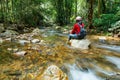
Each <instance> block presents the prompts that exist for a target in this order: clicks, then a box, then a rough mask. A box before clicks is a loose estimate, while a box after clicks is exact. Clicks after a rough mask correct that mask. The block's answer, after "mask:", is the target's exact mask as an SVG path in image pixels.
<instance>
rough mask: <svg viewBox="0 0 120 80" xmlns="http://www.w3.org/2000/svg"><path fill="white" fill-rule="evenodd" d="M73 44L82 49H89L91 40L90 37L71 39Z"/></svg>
mask: <svg viewBox="0 0 120 80" xmlns="http://www.w3.org/2000/svg"><path fill="white" fill-rule="evenodd" d="M70 42H71V46H73V47H75V48H80V49H89V45H90V44H91V42H90V41H89V40H88V39H82V40H75V39H73V40H70Z"/></svg>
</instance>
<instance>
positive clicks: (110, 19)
mask: <svg viewBox="0 0 120 80" xmlns="http://www.w3.org/2000/svg"><path fill="white" fill-rule="evenodd" d="M119 19H120V17H119V16H118V15H115V14H102V15H101V16H100V18H95V19H94V20H93V25H94V26H95V27H96V28H97V31H101V30H102V31H107V30H108V28H109V27H111V24H112V23H115V22H116V21H118V20H119Z"/></svg>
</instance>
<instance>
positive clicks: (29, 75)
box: [23, 73, 34, 80]
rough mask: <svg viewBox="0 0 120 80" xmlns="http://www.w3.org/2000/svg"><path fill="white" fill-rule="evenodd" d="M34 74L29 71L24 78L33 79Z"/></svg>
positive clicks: (25, 79) (26, 79)
mask: <svg viewBox="0 0 120 80" xmlns="http://www.w3.org/2000/svg"><path fill="white" fill-rule="evenodd" d="M33 78H34V76H33V75H32V74H31V73H28V74H27V75H26V76H25V77H24V78H23V80H33Z"/></svg>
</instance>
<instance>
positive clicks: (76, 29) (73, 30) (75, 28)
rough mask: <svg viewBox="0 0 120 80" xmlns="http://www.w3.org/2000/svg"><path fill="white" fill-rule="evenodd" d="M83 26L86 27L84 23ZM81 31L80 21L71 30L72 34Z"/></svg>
mask: <svg viewBox="0 0 120 80" xmlns="http://www.w3.org/2000/svg"><path fill="white" fill-rule="evenodd" d="M81 26H82V27H84V24H83V23H82V24H81ZM79 32H80V26H79V25H78V23H75V24H74V27H73V29H72V31H71V34H79Z"/></svg>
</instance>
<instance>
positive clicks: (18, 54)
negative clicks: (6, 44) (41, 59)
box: [14, 51, 27, 56]
mask: <svg viewBox="0 0 120 80" xmlns="http://www.w3.org/2000/svg"><path fill="white" fill-rule="evenodd" d="M26 54H27V52H26V51H19V52H16V53H14V55H16V56H25V55H26Z"/></svg>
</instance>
